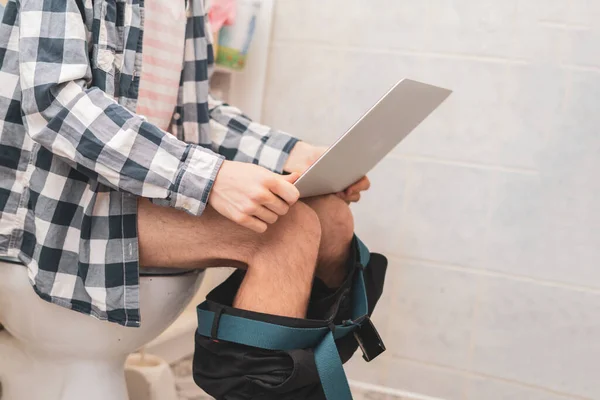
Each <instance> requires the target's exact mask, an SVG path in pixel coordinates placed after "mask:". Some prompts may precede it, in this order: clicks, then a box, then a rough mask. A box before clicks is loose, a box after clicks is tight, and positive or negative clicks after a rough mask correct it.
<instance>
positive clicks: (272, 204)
mask: <svg viewBox="0 0 600 400" xmlns="http://www.w3.org/2000/svg"><path fill="white" fill-rule="evenodd" d="M262 204H263V206H265V207H267V208H268V209H269V210H271V211H273V212H274V213H275V214H277V215H285V214H287V213H288V211H289V210H290V206H289V205H288V203H286V202H285V201H283V200H281V198H279V197H277V196H275V195H274V194H273V193H271V192H269V197H268V199H267V200H265V201H264V202H263V203H262Z"/></svg>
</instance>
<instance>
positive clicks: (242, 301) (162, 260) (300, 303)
mask: <svg viewBox="0 0 600 400" xmlns="http://www.w3.org/2000/svg"><path fill="white" fill-rule="evenodd" d="M138 231H139V247H140V264H141V266H143V267H158V266H159V267H174V268H209V267H220V266H235V267H238V268H247V273H246V278H245V279H244V282H243V283H242V286H241V287H240V290H239V292H238V295H237V297H236V299H235V303H234V306H235V307H238V308H242V309H246V310H250V311H257V312H263V313H268V314H274V315H283V316H289V317H297V318H303V317H304V316H305V315H306V308H307V305H308V299H309V297H310V291H311V287H312V279H313V275H314V271H315V268H316V261H317V254H318V249H319V244H320V239H321V229H320V224H319V219H318V217H317V215H316V213H315V212H314V211H312V210H311V209H310V208H309V207H308V206H306V205H305V204H302V203H298V204H296V205H295V206H293V207H292V208H291V209H290V212H289V213H288V214H287V215H286V216H284V217H281V218H280V220H279V221H278V222H277V223H276V224H274V225H273V226H271V227H270V228H269V229H268V230H267V232H265V233H263V234H257V233H254V232H252V231H250V230H248V229H246V228H243V227H241V226H239V225H236V224H235V223H233V222H231V221H229V220H227V219H226V218H224V217H222V216H221V215H219V214H218V213H217V212H216V211H214V210H213V209H211V208H207V210H205V212H204V213H203V214H202V216H201V217H193V216H190V215H188V214H186V213H184V212H182V211H178V210H175V209H171V208H164V207H158V206H155V205H153V204H151V203H150V202H149V201H147V200H140V201H139V206H138Z"/></svg>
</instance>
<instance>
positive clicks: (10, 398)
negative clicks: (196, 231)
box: [0, 262, 203, 400]
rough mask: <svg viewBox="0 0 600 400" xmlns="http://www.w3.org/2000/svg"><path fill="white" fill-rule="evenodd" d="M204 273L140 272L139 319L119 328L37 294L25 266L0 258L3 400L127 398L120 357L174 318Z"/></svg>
mask: <svg viewBox="0 0 600 400" xmlns="http://www.w3.org/2000/svg"><path fill="white" fill-rule="evenodd" d="M163 272H167V273H168V271H164V270H163ZM202 278H203V273H202V272H197V271H192V272H182V273H178V274H170V275H156V274H153V275H142V276H140V311H141V318H142V324H141V327H140V328H125V327H123V326H120V325H117V324H115V323H109V322H104V321H99V320H97V319H95V318H93V317H90V316H87V315H83V314H80V313H78V312H75V311H71V310H68V309H65V308H63V307H59V306H56V305H54V304H50V303H48V302H46V301H44V300H42V299H40V298H39V297H38V295H37V294H36V293H35V292H34V291H33V289H32V288H31V285H30V283H29V280H28V277H27V269H26V268H25V267H24V266H23V265H19V264H8V263H4V262H2V263H1V264H0V324H2V325H4V328H5V329H4V330H2V331H0V384H1V385H2V395H1V396H2V400H38V399H40V400H83V399H85V400H108V399H110V400H127V398H128V397H127V389H126V385H125V378H124V362H125V359H126V357H127V356H128V355H129V354H130V353H131V352H134V351H135V350H137V349H139V348H140V347H142V346H143V345H145V344H147V343H148V342H150V341H151V340H152V339H154V338H155V337H157V336H158V335H159V334H160V333H162V332H163V331H164V330H165V329H166V328H167V327H168V326H169V325H170V324H171V323H172V322H173V321H174V320H175V319H176V318H177V317H178V316H179V314H180V313H181V312H182V311H183V310H184V308H185V307H186V306H187V304H188V303H189V302H190V300H191V299H192V297H193V296H194V293H195V292H196V291H197V289H198V286H199V285H200V282H201V280H202Z"/></svg>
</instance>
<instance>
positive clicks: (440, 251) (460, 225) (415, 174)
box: [376, 162, 498, 265]
mask: <svg viewBox="0 0 600 400" xmlns="http://www.w3.org/2000/svg"><path fill="white" fill-rule="evenodd" d="M412 167H413V170H412V173H411V175H410V176H409V178H408V179H409V183H408V185H407V189H406V190H407V191H409V193H408V196H407V200H406V206H405V209H406V210H405V212H404V213H401V214H400V218H399V219H392V218H390V219H389V221H390V223H389V225H388V226H387V227H386V230H387V232H389V234H390V236H391V237H393V238H395V239H396V240H397V247H396V249H397V250H395V251H394V253H395V254H397V253H400V254H401V255H404V256H410V257H415V258H422V259H426V260H434V261H443V262H449V263H453V264H461V265H472V264H473V263H474V262H475V261H476V260H478V259H479V258H480V256H481V250H482V248H483V245H484V239H485V231H486V224H487V220H488V213H489V204H490V199H491V197H492V193H493V189H494V186H495V185H496V180H497V179H498V172H495V171H490V170H486V169H481V168H468V167H464V166H456V165H448V164H443V163H433V162H414V163H413V165H412ZM382 189H383V188H382V187H378V188H376V190H379V191H381V190H382ZM380 193H381V192H380ZM384 193H385V191H384ZM392 221H398V223H396V224H392V223H391V222H392Z"/></svg>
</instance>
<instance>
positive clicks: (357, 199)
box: [346, 193, 360, 203]
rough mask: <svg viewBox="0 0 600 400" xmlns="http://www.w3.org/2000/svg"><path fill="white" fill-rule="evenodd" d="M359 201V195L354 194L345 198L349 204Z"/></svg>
mask: <svg viewBox="0 0 600 400" xmlns="http://www.w3.org/2000/svg"><path fill="white" fill-rule="evenodd" d="M359 200H360V193H355V194H353V195H351V196H348V197H347V198H346V201H349V202H350V203H356V202H358V201H359Z"/></svg>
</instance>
